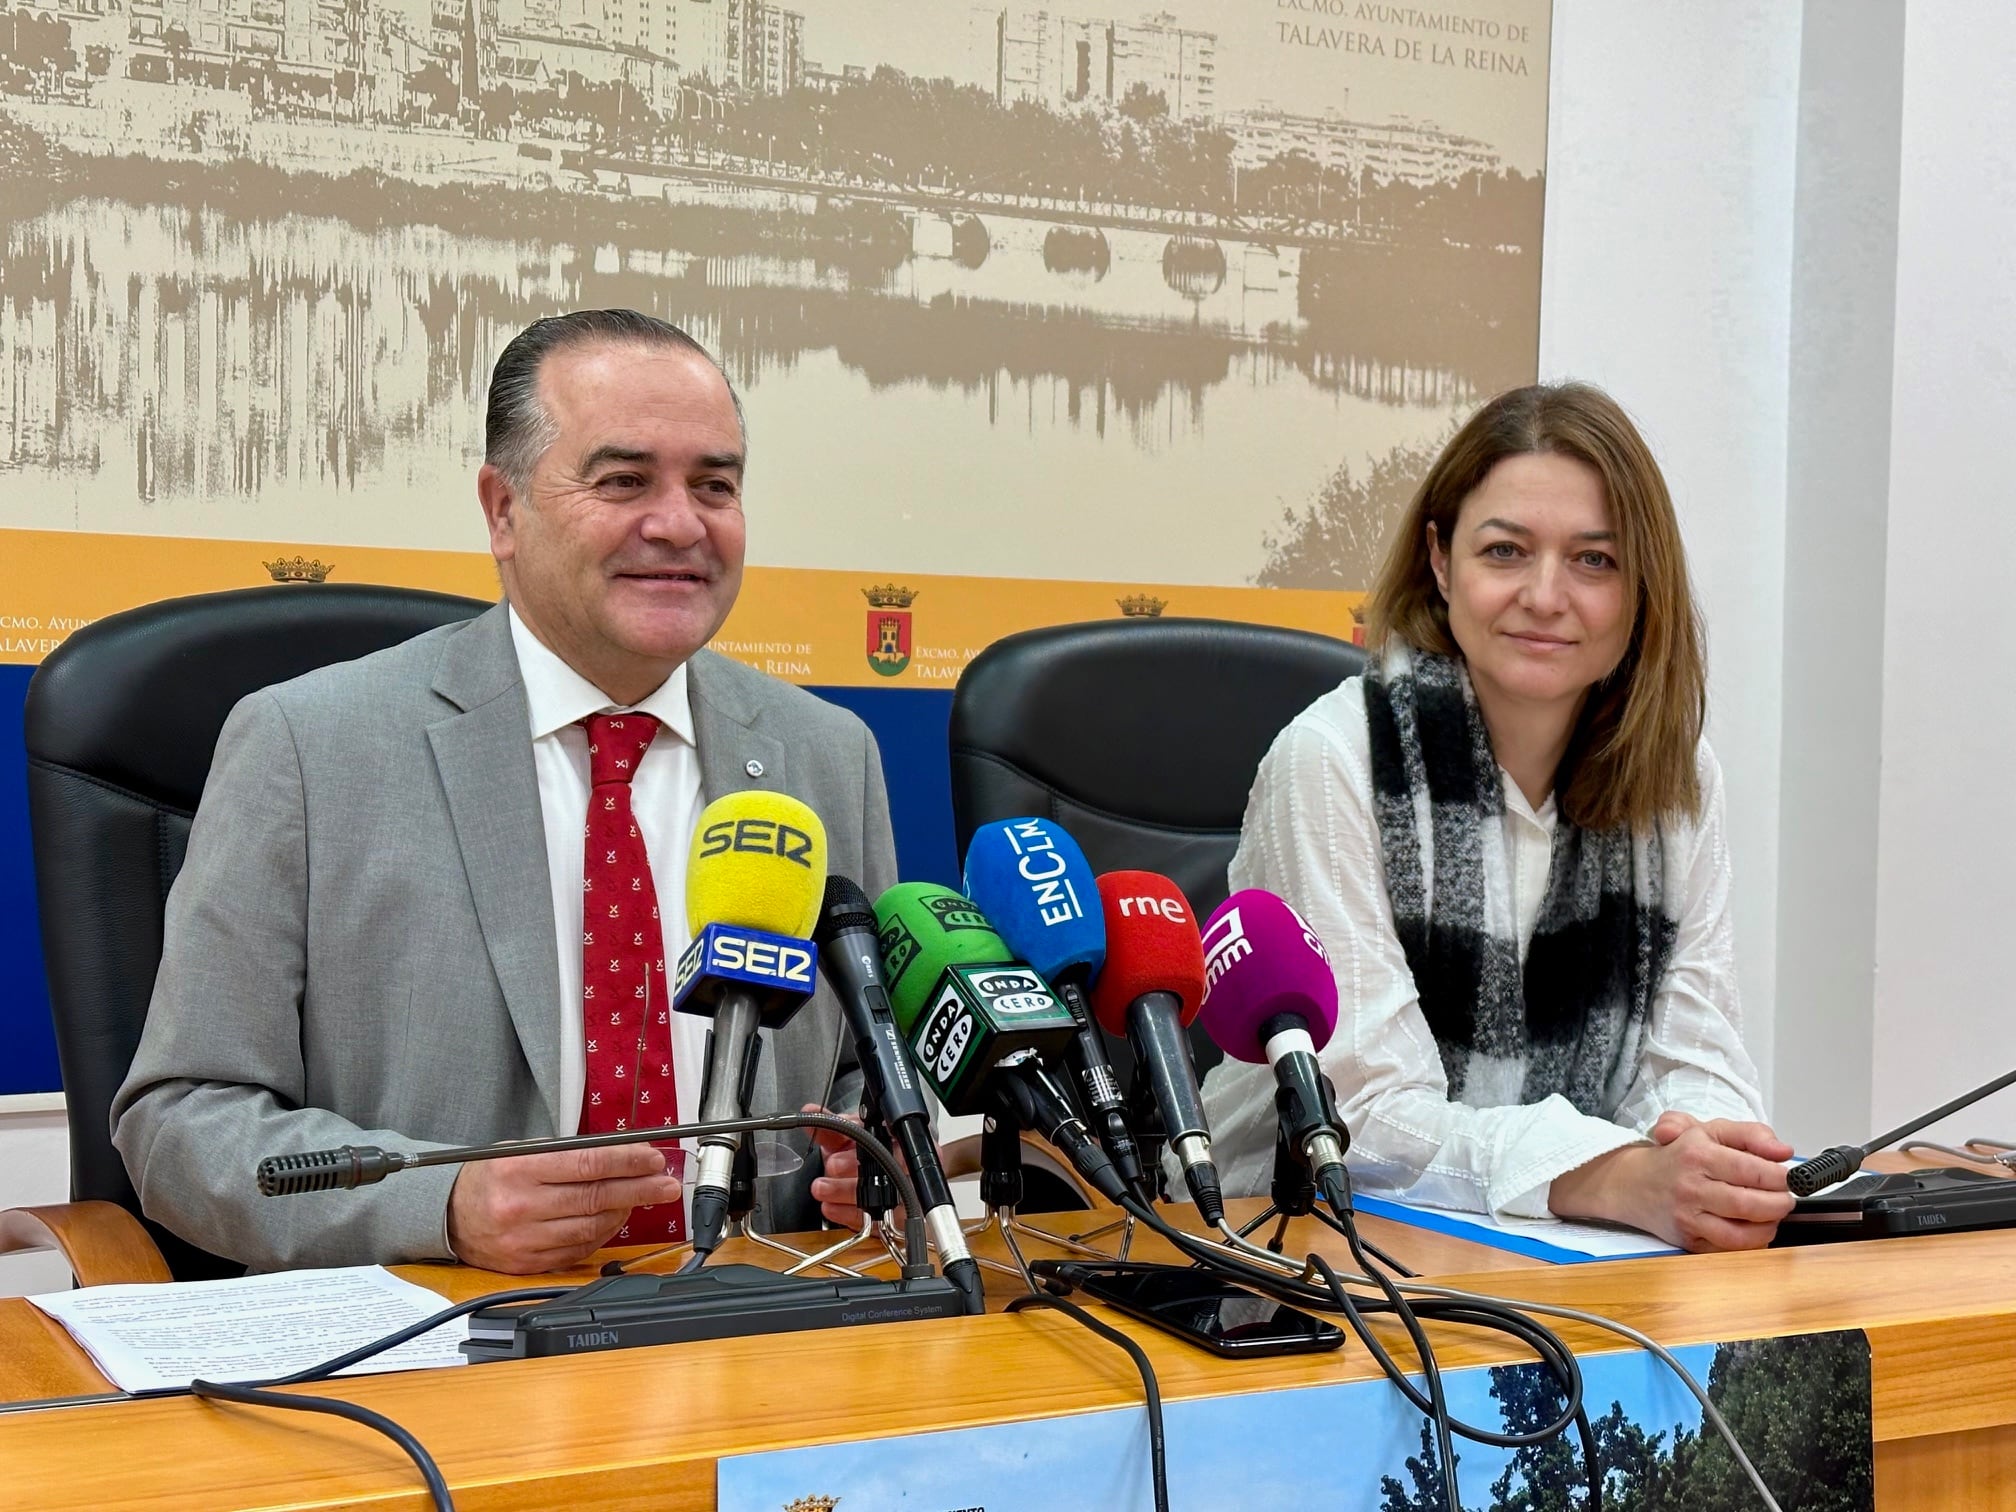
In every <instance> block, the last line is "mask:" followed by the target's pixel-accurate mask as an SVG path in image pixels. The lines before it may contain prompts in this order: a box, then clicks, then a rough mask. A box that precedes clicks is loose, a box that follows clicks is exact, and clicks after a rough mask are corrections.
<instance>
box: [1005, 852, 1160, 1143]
mask: <svg viewBox="0 0 2016 1512" xmlns="http://www.w3.org/2000/svg"><path fill="white" fill-rule="evenodd" d="M965 887H966V896H967V897H969V898H971V899H972V900H973V902H974V903H975V904H976V905H977V906H978V907H979V909H980V911H981V912H982V913H984V914H985V915H986V916H987V917H988V919H989V920H990V921H991V922H992V923H993V925H994V927H995V928H996V929H997V930H999V931H1000V934H1001V938H1002V939H1003V940H1004V941H1006V942H1007V945H1008V948H1009V949H1010V950H1012V951H1014V952H1015V954H1016V955H1018V956H1020V957H1021V958H1022V959H1023V960H1025V961H1027V962H1028V963H1029V965H1030V966H1031V967H1033V968H1034V969H1035V972H1036V974H1037V975H1038V976H1040V977H1042V978H1043V980H1044V981H1046V982H1048V983H1049V984H1050V986H1051V987H1052V989H1053V990H1054V991H1055V992H1056V994H1057V996H1058V997H1059V998H1060V999H1061V1000H1062V1001H1063V1003H1064V1006H1065V1007H1066V1008H1068V1009H1070V1010H1071V1016H1072V1018H1073V1019H1074V1020H1076V1021H1077V1025H1078V1029H1077V1033H1075V1034H1074V1035H1073V1036H1072V1037H1071V1043H1070V1044H1069V1045H1067V1046H1066V1047H1065V1052H1064V1053H1065V1059H1066V1060H1067V1062H1068V1063H1069V1065H1070V1068H1071V1071H1072V1074H1073V1076H1074V1077H1075V1079H1076V1081H1077V1084H1078V1090H1079V1092H1080V1094H1081V1105H1082V1106H1083V1108H1084V1109H1085V1113H1086V1117H1087V1120H1088V1121H1089V1122H1090V1124H1091V1126H1092V1127H1093V1129H1094V1130H1095V1131H1096V1132H1097V1133H1098V1135H1099V1142H1100V1143H1101V1144H1103V1145H1104V1146H1105V1147H1106V1153H1107V1154H1108V1155H1110V1156H1112V1157H1113V1163H1114V1165H1116V1166H1117V1167H1119V1170H1120V1174H1121V1176H1122V1177H1124V1178H1125V1179H1126V1180H1127V1181H1129V1182H1139V1181H1140V1180H1141V1179H1142V1174H1143V1173H1142V1170H1141V1154H1140V1150H1139V1148H1138V1147H1137V1146H1136V1144H1135V1142H1134V1135H1133V1132H1132V1131H1131V1130H1130V1129H1129V1128H1128V1127H1127V1100H1126V1098H1125V1097H1124V1096H1122V1095H1121V1091H1120V1083H1119V1081H1118V1079H1117V1078H1116V1077H1115V1076H1114V1074H1113V1065H1112V1062H1110V1061H1109V1060H1108V1059H1107V1058H1106V1042H1105V1040H1104V1039H1103V1038H1102V1037H1101V1035H1100V1033H1099V1030H1098V1027H1097V1026H1096V1025H1095V1024H1094V1023H1093V1021H1092V1012H1091V1009H1090V1007H1089V1006H1088V1004H1087V1002H1086V994H1087V993H1088V992H1090V991H1091V990H1092V987H1093V984H1094V983H1095V982H1096V981H1097V980H1098V978H1099V975H1100V972H1101V971H1102V970H1103V969H1104V966H1105V962H1106V953H1107V942H1106V932H1107V926H1106V921H1105V919H1104V917H1103V916H1102V914H1101V911H1100V906H1099V891H1098V889H1099V884H1098V879H1097V878H1096V877H1095V876H1094V875H1093V872H1092V864H1091V863H1090V862H1089V861H1087V860H1086V859H1085V852H1084V851H1083V850H1081V849H1079V846H1078V842H1077V841H1076V840H1074V839H1072V838H1071V836H1070V835H1069V834H1068V833H1066V831H1065V830H1064V829H1063V827H1062V826H1060V825H1056V824H1052V823H1051V822H1050V821H1049V820H1048V819H1007V820H1002V821H999V822H996V823H992V824H985V825H982V826H981V827H980V828H979V829H978V830H976V831H975V832H974V835H973V840H972V843H971V844H969V845H968V846H967V847H966V870H965Z"/></svg>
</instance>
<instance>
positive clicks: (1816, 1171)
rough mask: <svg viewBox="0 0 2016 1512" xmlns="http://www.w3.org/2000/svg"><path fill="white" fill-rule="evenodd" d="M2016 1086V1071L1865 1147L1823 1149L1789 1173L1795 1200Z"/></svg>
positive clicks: (1844, 1179)
mask: <svg viewBox="0 0 2016 1512" xmlns="http://www.w3.org/2000/svg"><path fill="white" fill-rule="evenodd" d="M2011 1084H2016V1071H2011V1072H2008V1073H2007V1074H2005V1075H2002V1076H1998V1077H1996V1078H1995V1080H1993V1081H1991V1082H1989V1083H1988V1084H1987V1085H1986V1086H1980V1087H1976V1088H1975V1089H1974V1090H1973V1091H1972V1092H1966V1093H1963V1094H1961V1095H1960V1096H1959V1097H1956V1098H1954V1099H1953V1101H1951V1102H1949V1103H1941V1104H1940V1105H1939V1106H1938V1107H1936V1108H1934V1109H1933V1110H1932V1111H1931V1112H1930V1113H1927V1114H1925V1115H1924V1117H1922V1118H1914V1119H1912V1120H1911V1121H1910V1122H1909V1123H1907V1124H1900V1125H1899V1126H1898V1127H1897V1128H1894V1129H1892V1130H1891V1131H1890V1132H1889V1133H1888V1134H1879V1135H1878V1136H1877V1137H1876V1138H1874V1139H1872V1140H1870V1141H1869V1143H1867V1144H1862V1145H1836V1146H1834V1148H1833V1149H1831V1150H1823V1151H1821V1153H1820V1154H1818V1155H1815V1156H1814V1157H1813V1158H1812V1159H1811V1160H1803V1161H1801V1162H1800V1163H1799V1164H1798V1165H1795V1166H1793V1167H1792V1169H1791V1170H1789V1171H1787V1172H1786V1173H1785V1185H1786V1186H1788V1187H1790V1188H1791V1190H1792V1195H1793V1196H1794V1197H1811V1196H1812V1195H1813V1194H1814V1193H1815V1192H1817V1191H1819V1190H1820V1189H1821V1188H1822V1187H1830V1186H1832V1185H1834V1183H1835V1182H1837V1181H1846V1180H1847V1179H1848V1178H1849V1177H1850V1176H1853V1175H1854V1174H1855V1173H1856V1172H1857V1171H1859V1170H1861V1169H1862V1162H1863V1161H1864V1160H1866V1159H1867V1158H1868V1157H1869V1156H1871V1155H1874V1154H1875V1153H1876V1152H1877V1151H1878V1150H1881V1149H1887V1148H1888V1147H1889V1146H1891V1145H1893V1144H1895V1143H1897V1141H1898V1140H1900V1139H1908V1138H1909V1137H1910V1136H1911V1135H1913V1134H1916V1133H1917V1132H1918V1131H1919V1130H1920V1129H1922V1128H1924V1127H1925V1126H1926V1125H1927V1124H1934V1123H1937V1122H1938V1121H1939V1120H1940V1119H1942V1118H1944V1117H1946V1116H1947V1115H1948V1114H1951V1113H1958V1112H1959V1111H1960V1110H1961V1109H1962V1108H1966V1107H1971V1106H1972V1105H1973V1104H1975V1103H1977V1102H1979V1101H1981V1099H1982V1098H1984V1097H1987V1096H1990V1095H1991V1094H1993V1093H1996V1092H2000V1091H2001V1090H2002V1089H2003V1088H2004V1087H2007V1086H2009V1085H2011Z"/></svg>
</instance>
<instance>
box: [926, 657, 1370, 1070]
mask: <svg viewBox="0 0 2016 1512" xmlns="http://www.w3.org/2000/svg"><path fill="white" fill-rule="evenodd" d="M1364 663H1365V654H1364V652H1363V651H1361V650H1360V649H1359V648H1358V647H1356V646H1353V645H1351V644H1349V643H1347V642H1344V641H1339V640H1332V639H1331V638H1330V637H1328V636H1324V635H1312V634H1310V633H1309V632H1307V631H1303V630H1282V629H1276V628H1273V627H1271V626H1266V625H1245V624H1235V623H1231V622H1228V621H1223V620H1203V619H1154V620H1100V621H1095V622H1093V623H1091V624H1084V625H1059V626H1055V627H1053V628H1050V629H1044V630H1030V631H1025V632H1024V633H1022V634H1020V635H1011V636H1008V637H1007V638H1006V639H1004V640H1000V641H997V642H995V643H994V644H993V645H992V646H989V647H988V648H987V649H986V650H985V651H983V652H982V653H981V654H980V655H979V656H977V657H975V658H974V659H973V662H972V665H970V666H969V667H967V669H966V671H965V675H964V676H962V677H961V678H960V679H959V686H958V688H957V689H956V690H955V691H954V693H953V695H952V732H951V746H952V818H953V826H954V829H955V830H956V832H957V836H958V842H959V853H960V855H962V856H963V855H965V853H966V845H967V842H968V841H969V840H971V839H972V836H973V832H974V830H976V829H978V828H979V827H980V826H981V825H982V824H985V823H987V822H988V821H989V820H991V819H1006V818H1011V817H1013V816H1015V815H1018V814H1040V815H1042V816H1044V817H1045V818H1049V819H1053V820H1055V821H1056V822H1057V823H1059V824H1061V825H1062V826H1063V827H1064V828H1065V829H1067V830H1069V831H1070V832H1071V834H1072V836H1073V837H1074V838H1075V839H1076V840H1077V841H1078V843H1079V845H1080V846H1082V847H1083V848H1084V851H1085V855H1086V857H1087V859H1088V860H1090V861H1091V863H1092V866H1093V868H1094V869H1095V870H1097V871H1101V872H1106V871H1115V870H1122V869H1129V868H1132V869H1138V870H1142V871H1152V872H1160V873H1162V874H1163V875H1164V876H1167V877H1169V878H1170V879H1172V880H1173V881H1174V882H1175V883H1176V884H1177V886H1179V887H1181V888H1182V889H1183V892H1184V895H1185V896H1186V897H1188V898H1189V899H1190V903H1191V906H1192V907H1194V908H1195V909H1196V911H1197V916H1198V920H1199V922H1200V923H1201V922H1202V921H1203V919H1204V918H1206V917H1207V916H1209V914H1210V913H1211V911H1212V910H1213V909H1214V908H1216V907H1217V906H1218V905H1219V904H1220V903H1222V902H1224V901H1225V897H1226V891H1227V890H1226V885H1225V868H1226V866H1227V865H1228V864H1229V863H1230V861H1231V860H1232V853H1233V851H1234V850H1236V849H1237V848H1238V844H1239V823H1240V820H1241V818H1242V816H1243V815H1244V814H1245V811H1246V794H1247V791H1248V789H1250V788H1251V787H1252V785H1253V774H1254V773H1255V772H1256V771H1258V770H1259V766H1260V758H1261V757H1263V756H1265V755H1266V754H1267V748H1268V746H1270V745H1272V744H1273V742H1274V737H1275V736H1276V735H1278V734H1279V733H1280V732H1281V731H1282V729H1284V728H1285V727H1286V726H1287V725H1288V723H1289V721H1291V720H1292V719H1294V717H1295V716H1296V715H1297V714H1299V713H1301V712H1302V711H1303V710H1304V709H1306V708H1307V707H1308V706H1309V705H1310V704H1312V703H1314V702H1315V701H1316V700H1317V699H1318V698H1320V697H1321V696H1322V695H1323V694H1325V693H1327V692H1329V691H1330V690H1331V689H1332V688H1334V687H1336V686H1337V685H1338V684H1339V683H1341V682H1342V681H1344V679H1345V678H1347V677H1351V676H1354V675H1355V674H1357V673H1358V672H1359V671H1360V670H1362V668H1363V667H1364ZM1192 1048H1193V1049H1194V1050H1195V1051H1196V1052H1197V1056H1198V1067H1199V1069H1200V1070H1202V1069H1203V1067H1204V1066H1205V1065H1206V1064H1209V1063H1213V1062H1215V1061H1216V1060H1217V1059H1218V1055H1217V1052H1216V1049H1215V1047H1210V1046H1209V1045H1208V1043H1207V1042H1205V1041H1203V1040H1202V1038H1201V1031H1199V1032H1198V1034H1197V1035H1196V1036H1195V1037H1193V1047H1192ZM1115 1063H1116V1066H1118V1067H1119V1068H1120V1069H1121V1071H1122V1074H1123V1075H1124V1074H1125V1072H1126V1069H1127V1067H1126V1065H1125V1058H1124V1056H1116V1057H1115Z"/></svg>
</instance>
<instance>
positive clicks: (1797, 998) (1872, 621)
mask: <svg viewBox="0 0 2016 1512" xmlns="http://www.w3.org/2000/svg"><path fill="white" fill-rule="evenodd" d="M1904 10H1905V7H1904V4H1903V0H1872V3H1866V4H1860V5H1836V4H1829V3H1828V0H1807V4H1806V25H1805V34H1804V38H1803V42H1802V46H1801V49H1800V66H1799V145H1798V190H1797V195H1796V198H1795V201H1794V209H1793V247H1792V347H1791V381H1790V405H1789V411H1788V421H1789V435H1788V447H1787V467H1786V490H1785V495H1786V498H1785V505H1786V528H1785V536H1786V541H1787V543H1788V544H1787V548H1786V559H1785V621H1784V631H1783V634H1784V648H1785V668H1784V688H1785V698H1784V715H1783V726H1782V727H1783V730H1784V749H1783V753H1782V758H1781V768H1780V782H1779V815H1778V836H1779V845H1778V850H1779V856H1780V858H1781V859H1780V870H1779V876H1778V959H1777V972H1776V979H1777V1013H1776V1017H1775V1043H1776V1048H1777V1053H1776V1055H1775V1057H1774V1062H1775V1071H1776V1074H1775V1076H1774V1077H1773V1079H1772V1080H1773V1084H1774V1085H1773V1089H1772V1090H1773V1095H1772V1098H1771V1109H1772V1116H1773V1119H1774V1121H1775V1122H1776V1124H1777V1126H1778V1129H1779V1132H1780V1133H1782V1134H1783V1135H1784V1136H1785V1137H1786V1138H1787V1139H1788V1140H1790V1141H1791V1142H1792V1144H1793V1145H1794V1146H1795V1147H1796V1148H1798V1149H1801V1150H1806V1151H1815V1150H1821V1149H1825V1148H1827V1147H1828V1146H1829V1145H1836V1144H1841V1143H1843V1142H1844V1141H1850V1140H1856V1139H1861V1138H1865V1137H1867V1134H1868V1133H1869V1132H1873V1131H1872V1130H1870V1129H1869V1121H1870V1117H1871V1110H1870V1088H1871V1085H1872V1080H1871V1079H1872V1056H1873V1038H1874V1033H1875V1012H1876V859H1877V848H1876V821H1877V800H1878V794H1877V786H1878V782H1879V778H1880V773H1881V760H1880V754H1881V745H1882V728H1883V707H1884V677H1883V639H1884V591H1883V584H1884V549H1885V541H1886V533H1885V532H1886V525H1887V522H1888V519H1889V513H1890V399H1891V364H1892V356H1893V353H1892V340H1891V338H1892V334H1893V331H1894V327H1895V321H1894V316H1895V312H1896V289H1897V195H1898V151H1899V140H1900V135H1901V131H1902V124H1903V106H1904ZM1723 665H1725V666H1726V662H1725V663H1724V664H1723Z"/></svg>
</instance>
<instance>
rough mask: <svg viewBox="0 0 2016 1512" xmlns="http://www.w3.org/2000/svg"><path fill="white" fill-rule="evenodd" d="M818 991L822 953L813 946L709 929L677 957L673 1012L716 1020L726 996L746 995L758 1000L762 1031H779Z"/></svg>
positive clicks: (728, 927)
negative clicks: (733, 994)
mask: <svg viewBox="0 0 2016 1512" xmlns="http://www.w3.org/2000/svg"><path fill="white" fill-rule="evenodd" d="M818 985H819V949H818V947H817V946H816V945H814V944H813V943H812V942H811V941H810V940H800V939H794V938H793V937H792V936H790V935H780V934H770V933H769V932H767V931H765V930H761V929H743V928H741V927H739V926H737V925H733V924H709V925H708V926H707V927H706V928H705V929H703V930H701V931H700V933H699V934H698V935H696V936H695V937H694V940H693V943H692V944H691V945H688V946H687V947H686V951H685V954H683V955H681V956H680V957H679V968H678V970H677V971H675V972H674V973H673V976H672V1006H673V1007H674V1008H676V1009H677V1010H678V1011H679V1012H681V1013H697V1014H699V1015H701V1016H702V1017H704V1018H712V1017H713V1016H714V1010H715V1008H716V1007H717V1006H718V1005H719V1004H720V1001H721V997H722V994H724V993H726V992H730V991H743V992H747V993H749V994H751V995H752V996H753V997H754V998H755V999H756V1011H757V1016H758V1019H759V1022H760V1023H761V1025H762V1027H763V1028H765V1029H781V1028H783V1027H784V1025H785V1024H787V1023H789V1022H790V1021H791V1017H792V1015H793V1014H795V1013H797V1011H798V1010H799V1009H800V1008H802V1007H804V1006H805V1003H806V1001H807V1000H808V999H809V998H810V997H811V996H812V993H813V991H814V990H815V989H816V988H817V987H818Z"/></svg>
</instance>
